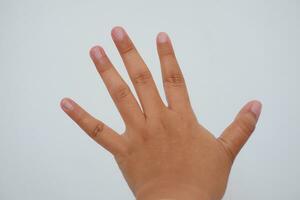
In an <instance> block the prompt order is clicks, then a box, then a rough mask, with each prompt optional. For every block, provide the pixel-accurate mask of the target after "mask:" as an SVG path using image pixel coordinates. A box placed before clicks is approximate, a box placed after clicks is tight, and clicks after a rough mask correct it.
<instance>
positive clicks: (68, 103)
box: [60, 97, 74, 112]
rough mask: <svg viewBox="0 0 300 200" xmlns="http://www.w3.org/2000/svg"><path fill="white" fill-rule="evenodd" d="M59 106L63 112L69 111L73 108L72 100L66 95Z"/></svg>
mask: <svg viewBox="0 0 300 200" xmlns="http://www.w3.org/2000/svg"><path fill="white" fill-rule="evenodd" d="M60 107H61V108H62V109H63V110H64V111H65V112H68V111H71V110H73V109H74V101H73V100H72V99H70V98H68V97H65V98H63V99H62V100H61V101H60Z"/></svg>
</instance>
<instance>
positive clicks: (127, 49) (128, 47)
mask: <svg viewBox="0 0 300 200" xmlns="http://www.w3.org/2000/svg"><path fill="white" fill-rule="evenodd" d="M120 51H121V53H122V54H123V55H124V54H128V53H130V52H133V51H135V47H134V46H133V45H132V44H125V45H123V46H122V48H121V49H120Z"/></svg>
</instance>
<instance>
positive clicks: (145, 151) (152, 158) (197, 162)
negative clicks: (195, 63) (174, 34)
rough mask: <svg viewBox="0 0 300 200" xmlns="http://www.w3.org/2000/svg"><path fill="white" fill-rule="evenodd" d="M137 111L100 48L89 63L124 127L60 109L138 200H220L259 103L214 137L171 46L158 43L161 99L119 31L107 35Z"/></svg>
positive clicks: (65, 103) (162, 37)
mask: <svg viewBox="0 0 300 200" xmlns="http://www.w3.org/2000/svg"><path fill="white" fill-rule="evenodd" d="M111 35H112V38H113V41H114V43H115V45H116V47H117V49H118V51H119V53H120V55H121V57H122V60H123V62H124V65H125V67H126V70H127V72H128V74H129V76H130V79H131V81H132V83H133V85H134V88H135V91H136V93H137V96H138V100H139V102H140V105H141V106H140V105H139V104H138V101H137V99H136V98H135V97H134V95H133V94H132V92H131V91H130V88H129V87H128V85H127V84H126V83H125V81H124V80H123V79H122V77H121V76H120V75H119V73H118V72H117V70H116V69H115V67H114V66H113V64H112V63H111V61H110V60H109V58H108V57H107V55H106V54H105V52H104V49H103V48H102V47H100V46H95V47H93V48H91V50H90V56H91V58H92V60H93V62H94V64H95V66H96V68H97V71H98V72H99V74H100V76H101V78H102V79H103V81H104V83H105V85H106V87H107V89H108V91H109V93H110V95H111V97H112V99H113V101H114V103H115V105H116V107H117V108H118V110H119V112H120V114H121V116H122V119H123V120H124V123H125V127H126V129H125V131H124V132H123V133H122V134H119V133H117V132H116V131H114V130H113V129H112V128H110V127H108V126H107V125H106V124H105V123H103V122H102V121H100V120H98V119H96V118H94V117H93V116H91V115H90V114H89V113H88V112H86V111H85V110H84V109H83V108H81V107H80V106H79V105H78V104H77V103H75V102H74V101H73V100H71V99H70V98H64V99H62V101H61V107H62V109H63V110H64V111H65V112H66V113H67V114H68V115H69V116H70V117H71V119H72V120H74V121H75V122H76V123H77V124H78V125H79V126H80V127H81V128H82V129H83V130H84V131H85V132H86V133H87V134H88V135H89V136H90V137H91V138H92V139H94V140H95V141H96V142H97V143H98V144H100V145H101V146H102V147H104V148H105V149H106V150H108V151H109V152H111V153H112V155H113V156H114V158H115V160H116V162H117V163H118V166H119V168H120V170H121V171H122V174H123V176H124V178H125V180H126V181H127V183H128V185H129V187H130V189H131V190H132V192H133V194H134V195H135V197H136V198H137V199H138V200H148V199H149V200H150V199H151V200H154V199H161V200H162V199H165V200H166V199H178V200H179V199H182V200H186V199H189V200H194V199H195V200H199V199H201V200H218V199H221V198H222V197H223V195H224V192H225V189H226V185H227V181H228V176H229V173H230V170H231V167H232V164H233V162H234V160H235V158H236V156H237V154H238V153H239V151H240V149H241V148H242V147H243V145H244V144H245V143H246V141H247V140H248V138H249V136H250V135H251V133H252V132H253V131H254V129H255V126H256V123H257V121H258V118H259V115H260V112H261V107H262V105H261V103H260V102H259V101H257V100H253V101H250V102H248V103H247V104H246V105H245V106H244V107H243V108H242V109H241V110H240V112H239V113H238V114H237V115H236V117H235V118H234V120H233V121H232V123H231V124H230V125H229V126H228V127H227V128H226V129H225V130H224V131H223V133H222V134H221V135H220V136H219V137H218V138H216V137H215V136H214V135H213V134H211V133H210V132H209V131H208V130H207V129H206V128H204V127H203V126H202V125H201V124H200V123H199V122H198V120H197V118H196V116H195V114H194V112H193V109H192V106H191V104H190V100H189V95H188V91H187V86H186V84H185V80H184V77H183V74H182V72H181V70H180V68H179V65H178V62H177V60H176V56H175V53H174V50H173V47H172V44H171V40H170V38H169V37H168V35H167V34H166V33H163V32H161V33H159V34H158V36H157V40H156V43H157V51H158V55H159V59H160V64H161V72H162V78H163V86H164V91H165V95H166V99H167V103H168V105H165V104H164V103H163V101H162V99H161V97H160V96H159V93H158V90H157V87H156V85H155V83H154V81H153V78H152V75H151V73H150V71H149V69H148V68H147V66H146V64H145V62H144V61H143V59H142V57H141V56H140V55H139V53H138V51H137V49H136V47H135V46H134V44H133V42H132V40H131V39H130V38H129V36H128V34H127V33H126V32H125V30H124V29H123V28H122V27H114V28H113V29H112V31H111Z"/></svg>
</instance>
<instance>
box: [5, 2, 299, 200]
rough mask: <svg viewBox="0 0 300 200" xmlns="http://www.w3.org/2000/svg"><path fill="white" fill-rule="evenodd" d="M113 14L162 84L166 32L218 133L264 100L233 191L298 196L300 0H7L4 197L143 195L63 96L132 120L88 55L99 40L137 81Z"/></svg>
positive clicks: (201, 112)
mask: <svg viewBox="0 0 300 200" xmlns="http://www.w3.org/2000/svg"><path fill="white" fill-rule="evenodd" d="M116 25H121V26H123V27H124V28H125V29H126V30H127V31H128V33H129V34H130V35H131V37H132V39H133V41H134V42H135V44H136V46H137V48H138V49H139V50H140V53H141V54H142V56H143V57H144V59H145V61H146V63H147V64H148V66H149V68H150V70H151V71H152V73H153V76H154V77H155V80H156V82H157V85H158V87H159V90H160V92H161V94H162V95H164V94H163V90H162V83H161V77H160V68H159V61H158V57H157V53H156V49H155V37H156V34H157V33H158V32H160V31H166V32H168V33H169V35H170V37H171V39H172V40H173V43H174V48H175V51H176V53H177V57H178V60H179V62H180V64H181V68H182V71H183V73H184V75H185V78H186V82H187V85H188V88H189V92H190V98H191V101H192V103H193V108H194V110H195V113H196V114H197V116H198V118H199V121H200V122H201V123H202V124H203V125H204V126H205V127H206V128H208V129H209V130H210V131H211V132H213V133H214V134H215V135H216V136H218V135H219V134H220V133H221V132H222V130H223V129H224V128H225V127H226V126H227V125H228V124H229V123H230V122H231V120H232V119H233V117H234V116H235V114H236V113H237V112H238V111H239V109H240V108H241V107H242V106H243V105H244V104H245V103H246V102H247V101H249V100H252V99H258V100H260V101H261V102H262V103H263V111H262V114H261V118H260V121H259V123H258V125H257V129H256V131H255V133H254V134H253V137H252V138H251V139H250V140H249V142H248V144H247V145H245V148H244V149H243V150H242V151H241V153H240V155H239V156H238V158H237V159H236V162H235V165H234V166H233V169H232V173H231V176H230V181H229V184H228V188H227V191H226V195H225V197H224V199H225V200H240V199H243V200H253V199H256V200H269V199H270V200H271V199H272V200H281V199H288V200H298V199H300V191H299V178H300V156H299V153H300V143H299V139H300V131H299V126H298V125H299V115H300V107H299V102H300V95H299V91H300V90H299V85H300V81H299V75H300V70H299V67H300V59H299V52H300V37H299V35H300V2H299V1H296V0H294V1H292V0H290V1H288V0H282V1H279V0H276V1H275V0H269V1H261V0H249V1H238V0H237V1H226V2H225V1H219V0H210V1H196V0H195V1H191V0H185V1H160V0H152V1H138V0H136V1H113V0H110V1H108V0H106V1H101V0H98V1H71V0H69V1H67V0H55V1H53V0H52V1H38V0H30V1H25V0H24V1H22V0H19V1H14V0H7V1H5V0H1V1H0V27H1V29H0V95H1V96H0V97H1V98H0V103H1V108H0V110H1V114H0V199H1V200H19V199H22V200H39V199H43V200H48V199H49V200H50V199H51V200H53V199H64V200H65V199H72V200H77V199H78V200H79V199H90V200H91V199H134V197H133V195H132V194H131V191H130V190H129V188H128V186H127V184H126V182H125V181H124V179H123V177H122V175H121V172H120V171H119V169H118V166H117V164H116V163H115V161H114V160H113V157H112V156H111V155H110V154H109V153H108V152H106V151H105V150H104V149H103V148H102V147H101V146H99V145H97V144H96V143H95V142H93V141H92V140H91V139H90V138H89V137H88V136H86V135H85V133H84V132H83V131H82V130H81V129H80V128H78V127H77V125H76V124H75V123H73V122H72V121H71V120H70V119H69V118H68V117H67V116H66V115H65V114H64V112H63V111H62V110H61V109H60V107H59V102H60V100H61V99H62V98H63V97H65V96H67V97H71V98H73V99H74V100H76V101H77V102H78V103H80V104H81V105H82V106H83V107H84V108H86V109H87V110H88V111H89V112H90V113H92V114H93V115H94V116H96V117H97V118H99V119H101V120H103V121H104V122H106V123H107V124H108V125H110V126H111V127H112V128H114V129H115V130H117V131H119V132H120V133H121V132H122V131H123V129H124V125H123V122H122V120H121V118H120V116H119V113H118V112H117V109H116V108H115V106H114V104H113V102H112V100H111V99H110V96H109V94H108V92H107V91H106V89H105V86H104V84H103V82H102V81H101V79H100V78H99V76H98V74H97V72H96V69H95V67H94V66H93V64H92V62H91V60H90V58H89V56H88V51H89V48H90V47H91V46H92V45H94V44H100V45H102V46H103V47H104V48H105V49H106V51H107V53H108V55H109V56H110V58H111V60H112V61H113V63H114V64H115V65H116V67H117V69H118V70H119V71H120V73H121V74H122V75H123V76H124V78H125V79H126V80H127V81H128V80H129V78H128V75H127V74H126V71H125V67H124V66H123V64H122V62H121V59H120V57H119V55H118V53H117V50H116V48H115V46H114V44H113V42H112V39H111V37H110V30H111V29H112V28H113V27H114V26H116ZM130 87H131V88H133V87H132V85H131V83H130ZM163 97H164V96H163Z"/></svg>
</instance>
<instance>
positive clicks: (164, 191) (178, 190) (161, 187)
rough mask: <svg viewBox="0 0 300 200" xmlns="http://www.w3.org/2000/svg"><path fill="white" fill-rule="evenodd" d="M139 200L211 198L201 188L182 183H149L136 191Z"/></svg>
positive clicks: (203, 199) (194, 199)
mask: <svg viewBox="0 0 300 200" xmlns="http://www.w3.org/2000/svg"><path fill="white" fill-rule="evenodd" d="M135 196H136V199H137V200H210V199H211V198H210V197H209V195H208V194H206V193H205V192H203V191H201V190H200V189H199V188H197V187H195V186H191V185H187V184H182V183H174V182H173V183H167V182H166V183H153V184H147V185H145V186H144V187H142V188H140V190H139V191H138V192H136V193H135Z"/></svg>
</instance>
